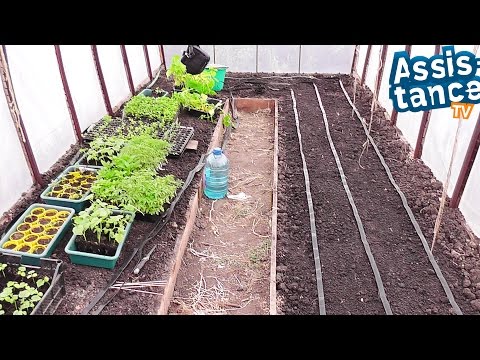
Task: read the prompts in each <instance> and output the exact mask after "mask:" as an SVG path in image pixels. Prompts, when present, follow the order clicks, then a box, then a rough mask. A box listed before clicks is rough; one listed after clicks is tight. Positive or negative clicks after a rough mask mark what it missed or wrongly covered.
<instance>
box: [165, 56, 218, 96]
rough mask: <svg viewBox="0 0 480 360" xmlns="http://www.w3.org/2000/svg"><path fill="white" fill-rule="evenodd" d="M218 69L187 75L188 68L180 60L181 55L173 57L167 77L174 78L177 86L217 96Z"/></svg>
mask: <svg viewBox="0 0 480 360" xmlns="http://www.w3.org/2000/svg"><path fill="white" fill-rule="evenodd" d="M216 73H217V69H214V68H211V69H205V70H203V71H202V72H201V73H200V74H197V75H192V74H188V73H187V68H186V66H185V65H184V64H183V63H182V61H181V60H180V56H179V55H174V56H173V57H172V62H171V64H170V66H169V68H168V70H167V77H168V78H170V77H171V76H173V80H174V83H175V86H180V87H185V88H187V89H192V90H195V91H197V92H199V93H200V94H206V95H215V94H216V92H215V91H214V90H213V87H214V86H215V75H216Z"/></svg>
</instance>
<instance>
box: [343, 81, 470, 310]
mask: <svg viewBox="0 0 480 360" xmlns="http://www.w3.org/2000/svg"><path fill="white" fill-rule="evenodd" d="M339 83H340V87H341V88H342V90H343V94H344V95H345V98H346V99H347V101H348V102H349V104H350V106H351V107H352V109H353V110H354V111H355V114H356V115H357V118H358V120H359V121H360V123H361V124H362V126H363V130H364V131H365V134H366V135H367V137H368V140H370V143H371V144H372V147H373V149H374V150H375V153H376V154H377V156H378V159H379V160H380V162H381V163H382V165H383V168H384V169H385V171H386V173H387V176H388V179H389V180H390V183H391V184H392V185H393V187H394V188H395V190H396V191H397V193H398V195H399V196H400V198H401V199H402V203H403V207H404V208H405V210H406V212H407V214H408V217H409V218H410V221H411V222H412V225H413V227H414V228H415V231H416V232H417V235H418V237H419V238H420V240H421V241H422V245H423V248H424V250H425V252H426V253H427V256H428V260H430V264H431V265H432V267H433V269H434V270H435V274H436V275H437V277H438V279H439V280H440V283H441V284H442V288H443V290H444V291H445V294H446V295H447V298H448V301H449V302H450V305H451V306H452V308H453V310H454V311H455V314H456V315H463V313H462V310H460V307H459V306H458V304H457V302H456V301H455V297H454V296H453V293H452V291H451V289H450V287H449V286H448V283H447V280H446V279H445V277H444V276H443V274H442V270H440V267H439V266H438V264H437V261H436V260H435V258H434V257H433V254H432V252H431V251H430V248H429V246H428V243H427V240H426V239H425V236H424V235H423V232H422V229H421V228H420V225H419V224H418V222H417V220H416V219H415V215H413V212H412V210H411V209H410V206H409V205H408V202H407V198H406V197H405V195H404V194H403V192H402V190H400V187H399V186H398V185H397V183H396V182H395V180H394V178H393V176H392V173H391V171H390V168H389V167H388V165H387V164H386V162H385V159H384V158H383V156H382V154H381V153H380V151H379V150H378V147H377V145H376V144H375V142H374V141H373V138H372V137H371V136H370V134H369V132H368V130H367V127H366V125H365V124H366V122H365V120H364V119H363V117H362V116H361V115H360V113H359V112H358V110H357V108H356V106H355V104H353V103H352V101H351V100H350V96H349V95H348V93H347V91H346V90H345V87H344V86H343V83H342V80H339Z"/></svg>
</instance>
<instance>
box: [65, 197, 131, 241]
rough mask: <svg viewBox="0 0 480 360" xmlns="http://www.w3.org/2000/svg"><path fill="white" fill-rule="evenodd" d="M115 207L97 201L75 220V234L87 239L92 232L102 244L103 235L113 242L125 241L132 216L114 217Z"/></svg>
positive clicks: (121, 215)
mask: <svg viewBox="0 0 480 360" xmlns="http://www.w3.org/2000/svg"><path fill="white" fill-rule="evenodd" d="M114 209H116V207H115V206H112V205H109V204H106V203H104V202H102V201H100V200H96V201H95V202H93V203H92V205H91V206H90V207H88V208H87V209H85V210H84V211H81V212H79V213H78V215H77V216H75V217H74V218H73V223H74V227H73V233H74V234H75V235H78V236H83V237H84V238H85V233H86V232H87V230H91V231H93V232H94V233H95V235H96V236H97V241H98V242H100V239H101V236H102V234H103V235H105V236H106V237H107V238H108V239H110V240H111V241H115V242H117V243H121V242H122V241H123V238H124V235H125V230H126V228H127V224H128V223H129V222H131V221H132V216H131V215H130V214H120V215H114V214H113V210H114Z"/></svg>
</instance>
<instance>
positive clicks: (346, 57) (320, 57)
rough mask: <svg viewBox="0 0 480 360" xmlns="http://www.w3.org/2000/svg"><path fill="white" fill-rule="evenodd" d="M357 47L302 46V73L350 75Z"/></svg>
mask: <svg viewBox="0 0 480 360" xmlns="http://www.w3.org/2000/svg"><path fill="white" fill-rule="evenodd" d="M354 51H355V45H302V52H301V56H300V62H301V64H300V72H302V73H327V74H337V73H341V74H350V69H351V68H352V61H353V53H354Z"/></svg>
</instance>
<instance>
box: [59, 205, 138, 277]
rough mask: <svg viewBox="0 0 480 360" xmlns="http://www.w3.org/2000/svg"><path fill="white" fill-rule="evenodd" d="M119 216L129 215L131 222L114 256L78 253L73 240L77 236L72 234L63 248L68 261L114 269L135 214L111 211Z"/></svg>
mask: <svg viewBox="0 0 480 360" xmlns="http://www.w3.org/2000/svg"><path fill="white" fill-rule="evenodd" d="M120 214H131V215H132V220H131V221H130V222H129V223H128V224H127V227H126V229H125V235H124V238H123V241H122V242H121V243H120V244H118V246H117V251H116V252H115V255H113V256H105V255H99V254H93V253H87V252H82V251H78V250H77V245H76V244H75V239H76V238H77V235H75V234H74V235H73V236H72V237H71V238H70V240H69V241H68V244H67V246H66V247H65V252H66V253H67V254H68V256H69V257H70V261H71V262H72V263H74V264H78V265H86V266H93V267H100V268H105V269H113V268H114V267H115V264H116V263H117V260H118V257H119V256H120V252H121V251H122V248H123V245H124V244H125V241H126V240H127V236H128V233H129V232H130V228H131V227H132V223H133V220H134V219H135V214H134V213H132V212H128V211H122V210H114V211H113V215H120Z"/></svg>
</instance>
